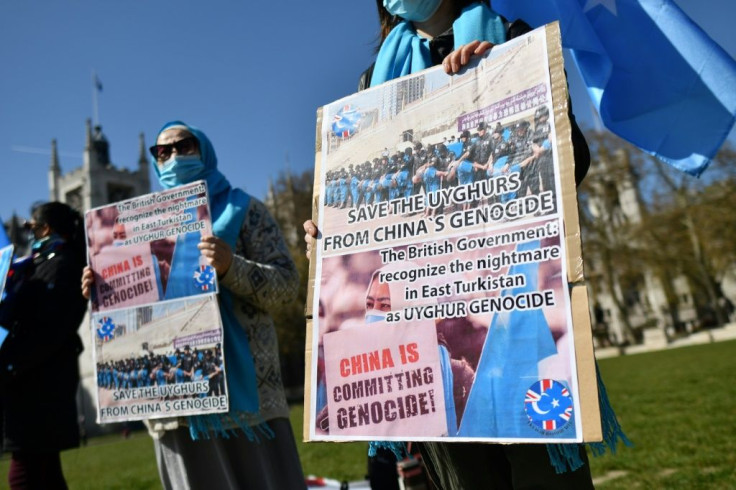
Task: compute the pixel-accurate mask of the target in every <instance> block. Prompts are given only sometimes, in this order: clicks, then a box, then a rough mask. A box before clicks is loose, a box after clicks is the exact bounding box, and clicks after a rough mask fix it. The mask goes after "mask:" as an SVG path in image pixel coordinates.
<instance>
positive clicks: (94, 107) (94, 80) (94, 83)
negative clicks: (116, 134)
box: [92, 68, 100, 126]
mask: <svg viewBox="0 0 736 490" xmlns="http://www.w3.org/2000/svg"><path fill="white" fill-rule="evenodd" d="M97 87H98V83H97V73H95V70H94V68H93V69H92V116H93V120H94V122H95V124H94V125H95V126H97V125H99V124H100V113H99V105H98V103H97V91H98V88H97Z"/></svg>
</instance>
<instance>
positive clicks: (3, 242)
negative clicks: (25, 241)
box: [0, 218, 10, 248]
mask: <svg viewBox="0 0 736 490" xmlns="http://www.w3.org/2000/svg"><path fill="white" fill-rule="evenodd" d="M8 245H10V238H9V237H8V234H7V232H6V231H5V222H4V221H3V220H2V218H0V248H2V247H6V246H8Z"/></svg>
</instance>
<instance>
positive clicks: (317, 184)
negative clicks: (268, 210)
mask: <svg viewBox="0 0 736 490" xmlns="http://www.w3.org/2000/svg"><path fill="white" fill-rule="evenodd" d="M322 114H323V108H322V107H320V108H319V109H317V127H316V135H315V155H314V184H313V193H312V221H314V222H315V223H319V196H320V191H321V177H320V168H321V164H322ZM312 245H313V246H312V252H311V254H310V256H309V277H308V278H307V299H306V304H305V305H304V317H305V319H306V322H305V324H306V325H305V328H306V329H307V331H306V334H305V336H304V339H305V340H304V427H303V430H302V440H303V441H304V442H309V441H311V439H310V437H309V432H310V431H309V429H310V424H311V420H312V418H313V417H312V415H313V414H312V403H311V400H312V364H313V363H312V356H313V352H312V340H313V335H314V322H313V319H312V315H313V311H312V305H313V303H314V281H315V276H316V275H317V246H316V245H317V240H314V241H313V243H312Z"/></svg>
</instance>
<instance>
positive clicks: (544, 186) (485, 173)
mask: <svg viewBox="0 0 736 490" xmlns="http://www.w3.org/2000/svg"><path fill="white" fill-rule="evenodd" d="M530 119H531V118H529V117H524V118H519V119H516V120H513V121H509V122H507V123H506V124H501V122H496V124H495V125H492V126H491V124H488V123H486V122H484V121H481V122H480V123H478V125H477V128H476V131H474V132H472V133H471V131H469V130H464V131H462V132H460V133H459V134H458V135H457V137H456V136H455V135H454V134H453V135H451V136H450V137H449V138H448V137H447V136H442V137H439V136H434V137H432V136H430V137H428V138H425V139H424V140H423V141H420V140H417V139H414V141H412V142H409V143H405V144H404V145H403V146H404V148H403V150H401V151H390V150H389V149H388V148H386V149H384V150H383V151H382V152H381V155H380V156H377V157H375V158H373V160H372V161H370V160H366V161H365V162H363V163H359V164H357V165H356V164H352V163H350V164H348V165H347V166H341V167H338V168H335V169H333V170H329V171H328V172H327V174H326V181H325V188H324V198H323V199H324V204H325V206H327V207H331V208H355V207H359V206H364V205H370V204H377V203H380V202H386V201H391V200H394V199H399V198H408V197H411V196H413V195H417V194H429V193H434V192H437V191H439V189H442V188H448V187H454V186H462V185H470V184H472V183H474V182H478V181H480V180H483V179H489V178H491V177H494V176H499V175H509V174H516V175H518V181H519V185H518V188H517V189H516V190H514V191H510V192H507V193H504V194H503V195H501V196H496V197H497V198H498V199H500V200H501V201H502V202H506V201H508V200H511V199H513V198H515V197H517V196H519V197H523V196H526V195H530V194H539V193H540V192H542V191H551V192H552V193H553V194H554V193H555V187H556V186H555V176H554V167H553V165H552V153H551V148H552V145H551V143H550V140H549V138H550V131H551V127H550V122H549V108H548V107H547V106H546V105H542V106H539V107H538V108H537V109H536V110H535V112H534V115H533V120H532V121H530ZM553 201H554V198H553ZM463 206H464V209H469V208H470V207H471V206H472V203H464V204H463ZM436 211H437V210H436V208H429V207H428V208H427V209H426V211H425V214H427V215H431V214H433V213H435V212H436Z"/></svg>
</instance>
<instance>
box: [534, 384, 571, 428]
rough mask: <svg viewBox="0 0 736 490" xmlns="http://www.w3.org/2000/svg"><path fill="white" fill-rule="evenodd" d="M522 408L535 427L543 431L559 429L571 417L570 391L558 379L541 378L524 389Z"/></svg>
mask: <svg viewBox="0 0 736 490" xmlns="http://www.w3.org/2000/svg"><path fill="white" fill-rule="evenodd" d="M524 410H525V411H526V415H527V417H529V421H530V422H531V423H532V424H534V425H535V426H536V427H538V428H540V429H542V430H545V431H550V430H556V429H561V428H563V427H564V426H565V425H567V423H568V422H569V421H570V419H571V418H572V412H573V405H572V397H571V396H570V391H569V390H568V389H567V388H566V387H565V385H563V384H562V383H560V382H559V381H555V380H552V379H541V380H539V381H537V382H535V383H534V384H533V385H531V386H530V387H529V389H528V390H527V391H526V396H525V397H524Z"/></svg>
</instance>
